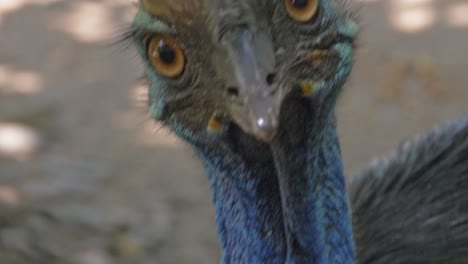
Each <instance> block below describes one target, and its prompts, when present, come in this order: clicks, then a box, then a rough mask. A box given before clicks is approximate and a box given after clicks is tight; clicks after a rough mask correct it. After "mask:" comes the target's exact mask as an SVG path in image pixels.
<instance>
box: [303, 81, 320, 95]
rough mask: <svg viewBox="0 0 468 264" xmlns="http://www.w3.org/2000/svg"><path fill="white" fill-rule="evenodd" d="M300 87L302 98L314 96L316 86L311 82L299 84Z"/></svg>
mask: <svg viewBox="0 0 468 264" xmlns="http://www.w3.org/2000/svg"><path fill="white" fill-rule="evenodd" d="M299 86H300V87H301V91H302V96H304V97H308V96H311V95H313V94H314V92H315V91H316V90H317V89H316V88H317V84H316V83H315V82H312V81H303V82H301V83H300V84H299Z"/></svg>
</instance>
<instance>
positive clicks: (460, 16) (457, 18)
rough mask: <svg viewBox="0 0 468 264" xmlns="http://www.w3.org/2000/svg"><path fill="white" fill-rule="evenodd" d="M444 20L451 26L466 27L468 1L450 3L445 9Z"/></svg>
mask: <svg viewBox="0 0 468 264" xmlns="http://www.w3.org/2000/svg"><path fill="white" fill-rule="evenodd" d="M445 19H446V22H447V24H448V25H450V26H453V27H468V2H464V3H456V4H452V5H451V6H449V7H448V8H447V11H446V17H445Z"/></svg>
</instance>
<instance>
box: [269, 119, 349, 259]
mask: <svg viewBox="0 0 468 264" xmlns="http://www.w3.org/2000/svg"><path fill="white" fill-rule="evenodd" d="M288 116H291V115H288ZM296 116H297V117H298V118H299V119H301V114H297V115H296ZM307 118H308V117H307V116H303V118H302V120H297V119H296V120H292V121H291V123H290V125H288V126H287V127H288V131H284V132H283V133H282V134H280V135H278V137H277V138H276V139H275V141H274V142H273V144H272V152H273V156H274V159H275V165H276V168H277V173H278V180H279V185H280V192H281V198H282V208H283V216H284V217H283V218H284V225H285V233H286V240H287V247H288V252H287V261H286V263H320V264H322V263H323V264H325V263H347V264H349V263H354V243H353V239H352V228H351V220H350V209H349V204H348V198H347V195H346V188H345V179H344V176H343V169H342V163H341V154H340V147H339V141H338V137H337V133H336V125H335V121H334V117H333V115H332V114H329V115H328V116H326V117H323V118H322V120H321V121H319V122H316V123H314V124H313V122H312V121H309V120H308V119H307ZM285 122H286V121H285ZM295 124H299V125H296V126H295ZM298 131H302V132H298ZM290 135H294V137H292V136H290ZM298 135H299V136H298Z"/></svg>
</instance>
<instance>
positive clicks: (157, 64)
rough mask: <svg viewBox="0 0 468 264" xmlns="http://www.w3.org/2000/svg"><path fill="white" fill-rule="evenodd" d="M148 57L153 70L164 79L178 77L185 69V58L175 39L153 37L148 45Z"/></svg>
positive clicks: (159, 36) (160, 36)
mask: <svg viewBox="0 0 468 264" xmlns="http://www.w3.org/2000/svg"><path fill="white" fill-rule="evenodd" d="M148 56H149V59H150V62H151V64H152V65H153V67H154V68H155V70H156V71H157V72H158V73H159V74H161V75H164V76H166V77H170V78H176V77H179V76H180V75H181V74H182V72H183V71H184V68H185V58H184V54H183V52H182V49H181V48H180V47H179V45H178V44H177V42H176V41H175V39H173V38H171V37H168V36H163V35H155V36H153V37H151V39H150V42H149V45H148Z"/></svg>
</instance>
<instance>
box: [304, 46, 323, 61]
mask: <svg viewBox="0 0 468 264" xmlns="http://www.w3.org/2000/svg"><path fill="white" fill-rule="evenodd" d="M327 53H328V51H327V50H319V49H317V50H313V51H311V52H309V54H307V59H308V60H314V61H315V60H323V59H325V58H326V57H327Z"/></svg>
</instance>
